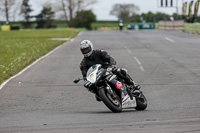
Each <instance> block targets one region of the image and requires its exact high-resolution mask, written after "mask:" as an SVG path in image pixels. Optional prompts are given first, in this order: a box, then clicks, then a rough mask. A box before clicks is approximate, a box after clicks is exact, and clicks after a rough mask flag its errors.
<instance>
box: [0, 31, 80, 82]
mask: <svg viewBox="0 0 200 133" xmlns="http://www.w3.org/2000/svg"><path fill="white" fill-rule="evenodd" d="M79 32H80V30H75V29H69V28H68V29H67V28H66V29H64V28H63V29H43V30H20V31H0V84H1V83H2V82H3V81H5V80H6V79H8V78H9V77H11V76H13V75H14V74H16V73H18V72H19V71H20V70H22V69H23V68H25V67H26V66H27V65H29V64H30V63H32V62H33V61H35V60H36V59H38V58H39V57H41V56H42V55H45V54H46V53H48V52H49V51H51V50H52V49H54V48H55V47H57V46H59V45H61V44H62V43H64V42H65V41H58V40H50V39H49V38H74V37H75V36H76V35H77V34H78V33H79Z"/></svg>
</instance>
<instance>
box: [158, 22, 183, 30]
mask: <svg viewBox="0 0 200 133" xmlns="http://www.w3.org/2000/svg"><path fill="white" fill-rule="evenodd" d="M158 28H159V29H161V30H177V31H183V30H184V21H183V20H176V21H159V23H158Z"/></svg>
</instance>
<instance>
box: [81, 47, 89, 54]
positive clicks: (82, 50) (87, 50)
mask: <svg viewBox="0 0 200 133" xmlns="http://www.w3.org/2000/svg"><path fill="white" fill-rule="evenodd" d="M90 51H91V47H88V48H85V49H81V52H82V53H83V54H87V53H89V52H90Z"/></svg>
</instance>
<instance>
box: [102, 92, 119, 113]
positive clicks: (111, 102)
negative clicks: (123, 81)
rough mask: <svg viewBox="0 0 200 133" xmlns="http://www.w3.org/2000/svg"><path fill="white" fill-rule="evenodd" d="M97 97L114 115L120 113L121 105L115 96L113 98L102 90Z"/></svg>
mask: <svg viewBox="0 0 200 133" xmlns="http://www.w3.org/2000/svg"><path fill="white" fill-rule="evenodd" d="M98 93H99V96H100V97H101V100H102V101H103V103H104V104H105V105H106V106H107V107H108V108H109V109H110V110H111V111H112V112H114V113H119V112H121V111H122V104H121V100H120V98H119V97H118V96H117V95H116V94H115V97H116V98H113V97H112V96H111V95H110V94H109V93H108V92H107V91H105V89H104V88H102V89H100V90H99V91H98Z"/></svg>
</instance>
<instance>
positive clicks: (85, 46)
mask: <svg viewBox="0 0 200 133" xmlns="http://www.w3.org/2000/svg"><path fill="white" fill-rule="evenodd" d="M80 50H81V52H82V54H83V55H84V56H85V57H89V56H90V55H91V54H92V52H93V44H92V42H91V41H90V40H83V41H82V42H81V44H80Z"/></svg>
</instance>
